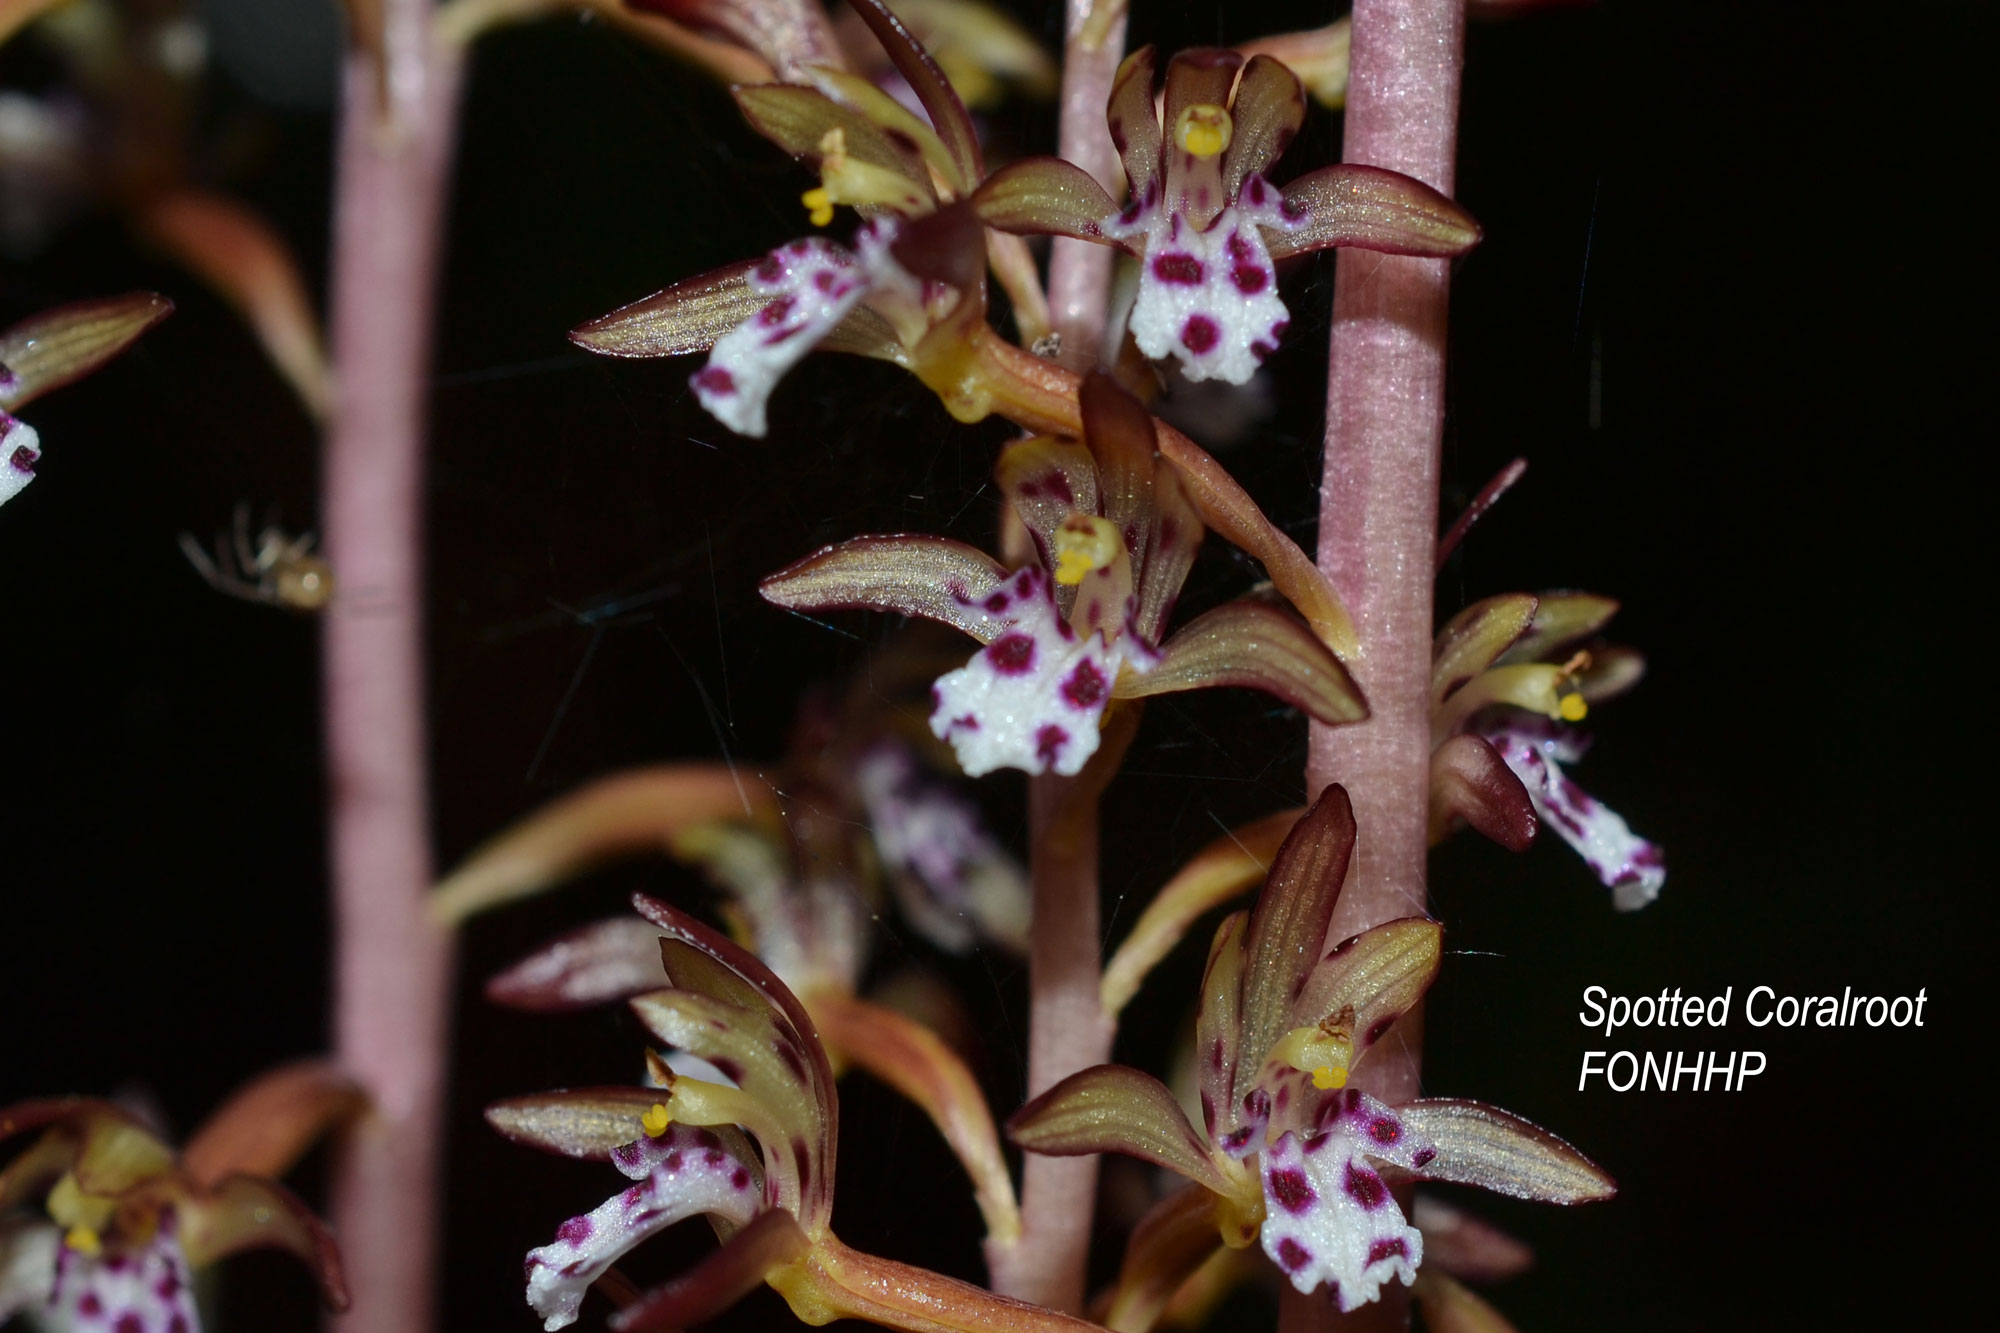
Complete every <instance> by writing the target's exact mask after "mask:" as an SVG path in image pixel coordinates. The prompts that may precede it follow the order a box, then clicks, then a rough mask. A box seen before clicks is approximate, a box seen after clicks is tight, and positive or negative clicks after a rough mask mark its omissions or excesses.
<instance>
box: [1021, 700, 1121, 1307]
mask: <svg viewBox="0 0 2000 1333" xmlns="http://www.w3.org/2000/svg"><path fill="white" fill-rule="evenodd" d="M1128 734H1129V733H1128ZM1104 748H1105V749H1106V750H1112V749H1116V750H1117V751H1118V752H1119V753H1118V755H1114V756H1112V757H1111V762H1110V765H1109V766H1108V768H1106V769H1103V770H1102V771H1104V773H1105V775H1106V776H1108V774H1109V771H1110V770H1111V769H1115V768H1116V766H1117V759H1118V757H1119V756H1121V755H1122V753H1123V750H1124V745H1123V744H1122V743H1121V742H1120V741H1118V740H1116V739H1115V738H1114V737H1112V736H1109V735H1107V736H1106V737H1105V747H1104ZM1102 753H1103V752H1102V751H1100V756H1101V755H1102ZM1099 771H1100V767H1099V765H1098V764H1097V763H1096V762H1095V761H1093V764H1092V767H1091V768H1090V769H1087V770H1085V772H1084V773H1083V774H1082V775H1080V776H1078V777H1075V778H1061V777H1056V776H1053V775H1049V776H1044V777H1037V778H1030V779H1029V780H1028V836H1029V839H1030V849H1031V850H1030V855H1029V873H1030V876H1031V878H1032V879H1033V881H1034V894H1035V900H1034V916H1033V918H1032V919H1031V921H1030V924H1029V927H1028V989H1029V1000H1028V1096H1029V1097H1037V1096H1040V1095H1041V1094H1042V1093H1043V1092H1045V1091H1047V1090H1048V1089H1049V1088H1051V1087H1053V1086H1055V1085H1056V1084H1057V1083H1060V1082H1061V1081H1062V1080H1063V1079H1065V1078H1068V1077H1069V1076H1070V1075H1071V1074H1074V1073H1075V1072H1076V1071H1077V1070H1079V1069H1088V1068H1089V1067H1090V1066H1092V1065H1100V1064H1104V1063H1105V1062H1107V1061H1108V1060H1110V1059H1111V1037H1112V1033H1113V1031H1114V1029H1115V1024H1114V1023H1113V1022H1112V1020H1111V1017H1110V1015H1108V1014H1106V1013H1105V1012H1104V1004H1103V1002H1102V1000H1101V999H1100V998H1099V981H1100V978H1101V977H1102V969H1103V961H1102V958H1101V956H1100V951H1099V945H1098V939H1099V935H1100V931H1101V927H1100V925H1099V921H1098V901H1097V898H1098V886H1097V833H1098V830H1097V793H1098V791H1099V790H1100V789H1101V788H1102V786H1103V781H1102V779H1101V778H1099V777H1098V776H1097V774H1098V772H1099ZM1097 1166H1098V1159H1097V1158H1096V1157H1043V1156H1041V1155H1040V1154H1037V1153H1027V1154H1024V1156H1023V1161H1022V1165H1021V1239H1020V1240H1019V1241H1017V1242H1015V1244H1014V1245H1013V1247H1012V1248H1011V1249H1008V1250H1004V1251H995V1252H992V1253H989V1255H988V1259H989V1262H990V1263H991V1266H992V1276H993V1289H994V1290H995V1291H998V1292H999V1293H1000V1294H1001V1295H1003V1296H1012V1297H1014V1298H1015V1299H1016V1300H1023V1301H1029V1302H1031V1303H1033V1304H1035V1305H1046V1306H1049V1307H1051V1308H1052V1309H1057V1310H1065V1311H1069V1312H1071V1313H1079V1312H1081V1311H1082V1309H1083V1295H1084V1291H1083V1284H1084V1268H1085V1264H1086V1262H1087V1260H1088V1259H1089V1257H1090V1233H1091V1223H1092V1219H1093V1216H1094V1214H1095V1212H1096V1207H1097Z"/></svg>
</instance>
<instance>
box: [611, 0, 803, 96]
mask: <svg viewBox="0 0 2000 1333" xmlns="http://www.w3.org/2000/svg"><path fill="white" fill-rule="evenodd" d="M591 3H592V7H593V8H595V7H598V6H600V5H603V4H604V3H605V0H591ZM613 3H617V0H613ZM620 7H629V8H631V9H636V10H640V11H652V12H653V13H657V14H662V15H665V16H666V17H667V18H669V19H675V20H678V21H680V22H681V23H684V24H687V25H688V26H690V27H693V28H698V29H703V30H707V31H712V32H719V33H722V34H724V35H726V36H727V37H729V38H732V39H734V41H735V42H736V43H737V44H739V45H741V46H744V47H748V48H749V49H750V50H752V51H754V52H756V53H757V54H758V55H759V56H760V57H762V58H763V60H764V62H765V63H766V64H768V65H769V66H770V67H771V68H772V69H774V70H776V71H777V73H778V77H779V78H782V79H785V80H787V81H789V82H792V83H799V82H802V81H803V80H804V75H805V71H806V70H807V69H809V68H811V67H812V66H814V65H836V66H837V65H839V64H840V63H841V52H840V44H839V42H838V41H836V40H835V38H834V35H833V29H832V26H831V25H830V24H829V23H828V22H827V19H826V11H825V9H824V8H822V7H821V6H820V5H819V4H818V3H816V0H622V5H620Z"/></svg>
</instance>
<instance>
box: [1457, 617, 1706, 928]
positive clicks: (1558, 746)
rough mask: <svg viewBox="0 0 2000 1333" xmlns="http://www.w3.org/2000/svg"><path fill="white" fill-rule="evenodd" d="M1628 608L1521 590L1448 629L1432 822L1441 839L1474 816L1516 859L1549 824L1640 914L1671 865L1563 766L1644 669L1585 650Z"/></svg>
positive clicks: (1615, 653) (1614, 653)
mask: <svg viewBox="0 0 2000 1333" xmlns="http://www.w3.org/2000/svg"><path fill="white" fill-rule="evenodd" d="M1617 610H1618V604H1617V603H1616V602H1614V601H1612V600H1611V599H1609V598H1606V597H1597V596H1592V595H1590V594H1588V593H1545V594H1543V595H1542V596H1540V597H1535V596H1530V595H1529V594H1526V593H1511V594H1508V595H1505V596H1501V597H1490V598H1487V599H1486V600H1485V601H1482V602H1477V603H1474V604H1473V605H1472V606H1469V607H1467V608H1466V609H1465V610H1464V611H1461V612H1460V613H1459V614H1458V615H1457V616H1455V617H1454V618H1453V619H1452V620H1451V622H1450V623H1449V624H1447V625H1446V626H1445V627H1444V629H1443V630H1442V631H1440V632H1439V634H1438V639H1437V645H1436V648H1435V651H1434V653H1433V657H1432V672H1431V697H1432V712H1431V733H1432V740H1433V742H1434V744H1435V745H1436V750H1435V752H1434V754H1433V758H1432V765H1431V768H1432V772H1431V824H1432V837H1433V841H1435V840H1436V839H1437V838H1440V837H1442V836H1443V835H1444V834H1445V833H1446V832H1448V831H1449V828H1450V824H1451V822H1452V820H1453V819H1454V818H1462V819H1464V820H1465V821H1466V822H1467V823H1469V824H1472V825H1473V826H1474V827H1476V828H1478V829H1479V830H1480V831H1481V832H1484V833H1486V834H1488V835H1489V836H1491V837H1493V838H1494V839H1495V840H1496V841H1499V842H1501V843H1502V844H1504V845H1506V846H1509V847H1513V848H1515V849H1516V850H1519V849H1520V848H1522V847H1525V846H1526V845H1527V843H1528V842H1529V841H1530V840H1531V839H1532V838H1533V837H1534V834H1535V830H1536V828H1537V826H1538V823H1539V824H1541V825H1546V826H1548V827H1551V828H1553V829H1554V830H1555V831H1556V833H1557V835H1558V836H1559V837H1561V838H1562V840H1563V841H1564V842H1566V843H1568V844H1569V845H1570V846H1571V847H1573V848H1575V849H1576V851H1577V852H1578V854H1579V855H1581V856H1582V857H1583V859H1584V862H1585V864H1587V865H1588V866H1589V867H1590V869H1591V872H1592V873H1593V874H1595V875H1596V876H1597V877H1598V879H1599V880H1600V881H1602V882H1603V883H1604V885H1605V886H1606V887H1608V888H1609V889H1610V890H1611V893H1612V901H1613V903H1614V904H1615V905H1616V906H1617V907H1618V908H1619V909H1620V910H1621V911H1628V912H1629V911H1633V910H1635V909H1637V908H1641V907H1644V906H1645V905H1646V904H1647V903H1649V902H1651V901H1653V899H1654V898H1656V897H1658V896H1659V893H1660V889H1661V887H1662V886H1663V885H1664V884H1665V883H1666V878H1667V870H1666V859H1665V857H1664V855H1663V854H1662V853H1661V851H1660V849H1659V847H1657V846H1656V845H1654V844H1653V843H1650V842H1648V841H1646V840H1645V839H1644V838H1641V837H1639V836H1638V835H1637V834H1635V833H1633V832H1632V830H1631V828H1630V827H1629V826H1628V825H1627V824H1626V823H1625V821H1624V820H1623V819H1622V818H1620V817H1619V816H1618V815H1617V814H1616V813H1615V812H1613V811H1612V810H1610V809H1607V808H1606V807H1605V806H1604V805H1603V804H1601V803H1600V802H1598V801H1597V800H1596V799H1595V798H1593V797H1592V796H1590V794H1589V793H1587V792H1585V791H1584V790H1583V789H1582V788H1580V787H1578V786H1577V785H1576V784H1575V783H1574V782H1572V781H1571V780H1570V779H1569V777H1568V776H1567V775H1566V774H1565V773H1564V772H1563V767H1562V766H1563V765H1565V764H1570V763H1574V762H1575V761H1576V760H1578V759H1580V758H1582V757H1583V752H1584V750H1585V748H1586V747H1587V744H1588V741H1587V738H1586V737H1585V736H1584V734H1583V733H1582V732H1581V731H1580V730H1579V729H1577V728H1576V727H1575V726H1574V725H1573V724H1575V723H1578V722H1581V721H1583V720H1584V718H1585V716H1586V715H1588V713H1589V711H1590V708H1591V706H1592V705H1593V704H1596V703H1599V702H1601V701H1603V700H1605V699H1609V698H1612V697H1613V696H1615V695H1618V694H1621V693H1623V692H1624V691H1625V690H1628V689H1630V688H1631V687H1632V686H1633V685H1635V684H1636V683H1638V680H1639V676H1640V674H1641V673H1642V672H1643V670H1644V663H1643V661H1642V660H1641V659H1640V657H1639V656H1638V654H1636V653H1634V652H1632V651H1630V650H1629V649H1624V648H1604V647H1601V646H1600V647H1596V648H1590V649H1578V648H1577V647H1576V645H1578V644H1579V643H1582V642H1584V641H1586V640H1591V639H1593V638H1594V637H1595V636H1596V635H1597V633H1598V631H1599V630H1601V629H1602V628H1603V627H1604V625H1605V623H1606V622H1607V621H1609V620H1610V619H1611V617H1612V615H1613V614H1615V613H1616V612H1617Z"/></svg>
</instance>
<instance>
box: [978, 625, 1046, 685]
mask: <svg viewBox="0 0 2000 1333" xmlns="http://www.w3.org/2000/svg"><path fill="white" fill-rule="evenodd" d="M986 660H987V661H989V662H991V663H992V664H993V669H994V670H995V671H998V672H1000V673H1001V674H1002V675H1006V676H1018V675H1021V674H1023V673H1024V672H1026V671H1028V670H1029V669H1030V668H1032V667H1033V666H1034V665H1035V641H1034V640H1033V639H1031V638H1029V637H1028V636H1027V635H1025V634H1003V635H1001V636H1000V637H999V638H997V639H995V640H994V641H993V643H992V645H991V646H989V647H988V648H987V650H986Z"/></svg>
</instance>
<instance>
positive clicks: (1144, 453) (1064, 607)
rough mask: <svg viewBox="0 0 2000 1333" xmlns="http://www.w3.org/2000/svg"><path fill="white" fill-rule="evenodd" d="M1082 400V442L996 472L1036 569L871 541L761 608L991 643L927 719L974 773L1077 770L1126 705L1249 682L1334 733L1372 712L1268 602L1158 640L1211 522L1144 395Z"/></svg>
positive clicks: (824, 563)
mask: <svg viewBox="0 0 2000 1333" xmlns="http://www.w3.org/2000/svg"><path fill="white" fill-rule="evenodd" d="M1081 398H1082V417H1083V433H1084V439H1083V442H1082V443H1075V442H1071V441H1067V440H1059V439H1052V438H1048V437H1044V436H1036V437H1032V438H1029V439H1025V440H1018V441H1016V442H1014V443H1013V444H1010V445H1008V446H1007V448H1006V449H1005V450H1003V451H1002V453H1001V455H1000V460H999V463H998V465H997V467H996V469H995V476H996V478H997V480H998V482H999V486H1000V489H1001V492H1002V493H1003V494H1004V495H1005V496H1006V499H1007V501H1008V504H1009V505H1010V507H1011V508H1012V510H1013V512H1014V515H1015V516H1016V517H1017V518H1018V519H1019V520H1020V523H1021V526H1022V527H1023V528H1024V529H1025V530H1026V532H1027V534H1028V536H1029V537H1030V538H1031V539H1032V542H1033V553H1034V563H1032V564H1027V565H1025V566H1024V567H1022V568H1020V569H1016V570H1013V571H1011V572H1010V571H1008V570H1007V569H1006V568H1005V567H1003V566H1002V565H1001V564H1000V563H999V562H997V561H995V560H993V559H992V558H991V557H989V556H986V555H985V554H983V553H981V552H979V551H977V550H975V549H973V548H972V547H970V546H966V545H964V544H962V543H959V542H953V541H947V540H945V539H943V538H937V537H918V536H885V537H862V538H858V539H856V540H854V541H849V542H845V543H842V544H840V545H837V546H830V547H828V548H826V549H825V550H823V551H820V552H819V553H817V554H815V555H812V556H809V557H807V558H806V559H804V560H801V561H799V562H798V563H797V564H794V565H792V566H791V567H789V568H787V569H784V570H781V571H779V572H778V573H776V574H773V575H771V576H770V577H769V578H767V579H765V580H764V582H763V585H762V592H763V595H764V597H765V599H766V600H768V601H771V602H775V603H777V604H778V605H780V606H785V607H791V608H794V609H798V610H827V609H833V608H841V607H870V608H873V609H876V610H881V611H894V612H900V613H901V614H904V615H917V616H925V617H928V618H929V619H932V620H938V621H941V622H943V623H944V624H947V625H951V626H953V627H954V628H957V629H961V630H964V631H965V632H966V633H968V634H970V635H972V636H973V637H974V638H976V639H978V640H979V641H980V642H981V643H982V644H983V645H985V647H984V648H983V649H982V650H981V651H980V652H979V653H978V654H977V655H975V656H974V657H973V659H972V660H971V661H970V662H968V663H966V665H965V666H963V667H961V668H959V669H958V670H956V671H953V672H949V673H947V674H946V675H944V676H942V677H940V678H939V680H938V682H937V685H936V688H935V690H934V692H933V695H932V712H931V730H932V731H933V732H935V733H936V734H937V735H938V736H939V737H940V738H941V739H944V740H947V741H949V742H951V744H952V747H953V748H954V750H956V752H957V754H958V760H959V764H960V766H961V767H963V768H964V770H965V771H966V772H967V773H968V774H972V775H974V776H977V775H979V774H983V773H989V772H991V771H993V770H994V769H998V768H1018V769H1022V770H1024V771H1026V772H1029V773H1060V774H1075V773H1078V772H1080V771H1081V770H1082V768H1083V766H1084V764H1085V763H1086V762H1088V761H1089V759H1090V757H1091V755H1093V754H1094V753H1096V751H1097V746H1098V733H1099V727H1100V726H1101V724H1102V722H1103V720H1104V718H1105V716H1106V709H1107V708H1108V707H1109V706H1110V705H1111V703H1112V702H1113V701H1114V700H1117V699H1136V698H1141V697H1144V696H1146V695H1151V694H1161V693H1166V692H1169V691H1177V690H1191V689H1199V688H1202V687H1205V686H1211V685H1248V686H1252V687H1255V688H1258V689H1263V690H1267V691H1269V692H1271V693H1273V694H1275V695H1277V696H1278V697H1280V698H1282V699H1284V700H1286V701H1287V702H1289V703H1293V704H1296V705H1297V706H1299V707H1301V708H1303V709H1304V710H1306V711H1307V712H1308V713H1310V714H1312V716H1314V717H1315V718H1318V719H1319V720H1321V721H1323V722H1348V721H1353V720H1355V719H1357V718H1360V717H1363V716H1365V715H1366V708H1365V706H1364V705H1363V703H1362V701H1361V696H1360V693H1359V692H1358V691H1357V690H1356V689H1355V686H1354V683H1353V681H1352V680H1351V679H1350V678H1349V676H1348V675H1347V672H1346V670H1345V668H1343V667H1342V666H1341V664H1340V661H1339V659H1338V658H1336V657H1335V656H1334V655H1333V654H1332V652H1330V651H1329V650H1328V649H1327V648H1326V647H1325V645H1324V644H1322V643H1321V642H1320V641H1319V639H1317V638H1316V637H1314V634H1313V632H1312V631H1311V630H1310V629H1308V628H1307V627H1306V626H1305V625H1304V624H1302V623H1301V622H1299V621H1297V620H1294V619H1293V618H1292V617H1290V616H1289V615H1287V614H1286V613H1285V612H1283V611H1281V610H1279V609H1278V608H1276V607H1274V606H1271V605H1269V604H1266V603H1263V602H1249V601H1244V602H1234V603H1230V604H1228V605H1225V606H1222V607H1218V608H1216V609H1215V610H1212V611H1209V612H1207V613H1206V614H1204V615H1201V616H1198V617H1196V618H1195V619H1194V620H1193V621H1192V622H1190V623H1189V624H1188V625H1186V626H1185V627H1184V628H1182V629H1181V630H1180V631H1179V632H1178V633H1176V634H1174V635H1172V636H1170V637H1165V638H1164V639H1163V637H1162V636H1163V632H1164V630H1165V626H1166V622H1167V619H1168V616H1169V615H1170V614H1171V613H1172V610H1173V606H1174V601H1175V599H1176V598H1177V597H1178V596H1179V594H1180V589H1181V584H1182V582H1183V581H1184V580H1185V579H1186V577H1187V572H1188V568H1189V566H1190V565H1191V564H1192V563H1193V561H1194V555H1195V550H1196V548H1197V547H1198V546H1199V545H1200V542H1201V536H1202V523H1201V519H1200V516H1199V515H1198V514H1197V513H1196V512H1195V509H1194V506H1193V505H1192V504H1191V503H1190V502H1189V500H1188V497H1187V493H1186V490H1185V489H1184V487H1183V485H1182V482H1181V480H1180V473H1179V471H1178V469H1177V468H1176V467H1175V466H1174V465H1172V464H1170V463H1166V462H1164V461H1163V460H1161V459H1160V458H1159V457H1158V456H1157V455H1156V454H1155V451H1154V432H1153V422H1152V418H1151V417H1150V416H1149V415H1148V414H1147V413H1146V410H1145V409H1144V408H1143V407H1141V406H1140V405H1139V404H1138V402H1137V400H1135V399H1133V398H1132V397H1131V396H1130V395H1129V394H1127V393H1126V392H1125V391H1124V390H1123V389H1121V388H1119V387H1118V386H1117V384H1116V383H1115V382H1114V381H1113V380H1111V379H1110V378H1109V377H1108V376H1104V375H1094V376H1092V377H1091V378H1089V379H1087V380H1085V381H1084V384H1083V387H1082V391H1081Z"/></svg>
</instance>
